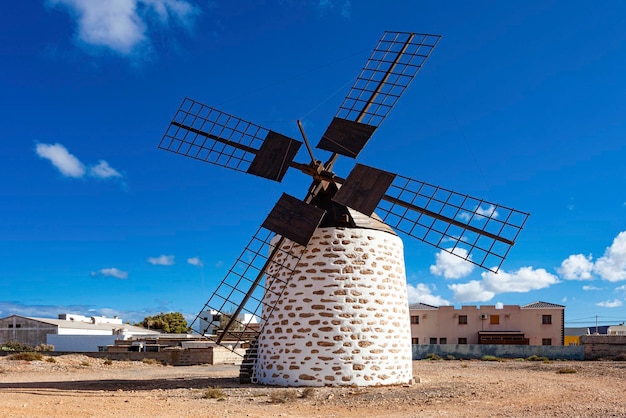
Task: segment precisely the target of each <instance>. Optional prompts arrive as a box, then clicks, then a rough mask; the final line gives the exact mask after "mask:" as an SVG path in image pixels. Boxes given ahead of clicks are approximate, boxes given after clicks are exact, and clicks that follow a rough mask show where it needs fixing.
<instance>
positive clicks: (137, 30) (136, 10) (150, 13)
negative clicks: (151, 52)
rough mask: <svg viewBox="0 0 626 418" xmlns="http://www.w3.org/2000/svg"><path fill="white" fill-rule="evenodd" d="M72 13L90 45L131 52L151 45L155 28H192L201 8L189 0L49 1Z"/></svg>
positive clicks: (82, 38) (80, 36)
mask: <svg viewBox="0 0 626 418" xmlns="http://www.w3.org/2000/svg"><path fill="white" fill-rule="evenodd" d="M48 1H49V3H50V4H51V5H53V6H60V7H62V8H64V9H66V10H68V11H69V12H70V14H71V15H72V16H73V17H74V18H75V19H76V24H77V26H78V30H77V34H76V37H77V39H78V41H79V42H80V43H82V44H84V45H87V46H95V47H101V48H107V49H110V50H112V51H114V52H117V53H119V54H121V55H130V54H131V53H133V52H134V51H136V50H137V48H138V47H141V46H148V47H149V45H150V41H149V38H148V32H149V31H150V29H151V28H158V27H166V28H167V27H169V26H171V25H172V24H179V25H181V26H183V27H189V26H190V25H191V24H192V21H193V19H194V17H195V16H196V14H197V13H198V10H197V9H196V8H195V7H194V6H193V5H192V4H191V3H190V2H189V1H186V0H106V1H97V0H48Z"/></svg>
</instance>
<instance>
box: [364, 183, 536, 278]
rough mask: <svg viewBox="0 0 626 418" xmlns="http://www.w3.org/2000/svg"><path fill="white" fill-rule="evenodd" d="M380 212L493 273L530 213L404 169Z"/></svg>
mask: <svg viewBox="0 0 626 418" xmlns="http://www.w3.org/2000/svg"><path fill="white" fill-rule="evenodd" d="M402 202H406V203H408V204H409V205H402ZM407 206H410V207H407ZM411 207H413V208H411ZM421 209H423V210H421ZM376 213H377V214H378V215H379V216H380V217H381V218H382V220H383V222H385V223H386V224H387V225H389V226H390V227H392V228H394V229H395V230H396V231H400V232H403V233H405V234H407V235H409V236H411V237H413V238H417V239H419V240H421V241H423V242H426V243H427V244H431V245H433V246H435V247H437V248H439V249H441V250H444V251H446V252H448V253H450V254H453V255H455V256H457V257H460V258H462V259H464V260H466V261H469V262H471V263H473V264H476V265H478V266H480V267H483V268H485V269H487V270H490V271H492V272H494V273H497V272H498V270H499V268H500V266H501V265H502V262H503V261H504V259H505V258H506V256H507V254H508V252H509V250H510V249H511V247H512V246H513V244H515V240H516V239H517V236H518V235H519V233H520V231H521V230H522V228H523V227H524V224H525V223H526V219H527V218H528V216H530V214H529V213H527V212H522V211H519V210H516V209H512V208H509V207H506V206H502V205H499V204H497V203H491V202H488V201H486V200H483V199H477V198H474V197H471V196H469V195H465V194H461V193H457V192H455V191H453V190H449V189H446V188H443V187H439V186H435V185H432V184H428V183H426V182H423V181H418V180H414V179H411V178H409V177H404V176H400V175H397V176H396V178H395V180H394V181H393V183H392V184H391V186H390V187H389V189H387V194H386V195H385V197H383V200H381V201H380V203H379V205H378V207H377V208H376ZM441 218H446V219H445V220H442V219H441ZM479 231H480V233H479Z"/></svg>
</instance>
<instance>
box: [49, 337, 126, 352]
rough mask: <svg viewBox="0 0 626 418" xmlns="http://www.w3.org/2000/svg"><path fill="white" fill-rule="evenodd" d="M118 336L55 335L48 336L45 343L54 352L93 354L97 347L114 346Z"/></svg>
mask: <svg viewBox="0 0 626 418" xmlns="http://www.w3.org/2000/svg"><path fill="white" fill-rule="evenodd" d="M118 337H119V336H118V335H110V334H109V335H56V334H48V338H47V343H48V344H50V345H53V346H54V351H71V352H83V353H84V352H95V351H98V346H107V345H113V344H115V340H116V338H118Z"/></svg>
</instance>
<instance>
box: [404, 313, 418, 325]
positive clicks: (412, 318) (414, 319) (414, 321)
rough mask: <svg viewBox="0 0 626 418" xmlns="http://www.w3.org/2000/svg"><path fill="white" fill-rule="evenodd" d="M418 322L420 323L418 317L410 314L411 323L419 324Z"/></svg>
mask: <svg viewBox="0 0 626 418" xmlns="http://www.w3.org/2000/svg"><path fill="white" fill-rule="evenodd" d="M419 323H420V317H419V316H417V315H411V324H419ZM405 324H406V322H405Z"/></svg>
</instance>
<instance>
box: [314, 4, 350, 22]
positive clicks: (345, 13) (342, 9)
mask: <svg viewBox="0 0 626 418" xmlns="http://www.w3.org/2000/svg"><path fill="white" fill-rule="evenodd" d="M318 7H319V10H320V12H321V13H322V15H325V14H326V13H329V12H333V11H334V10H335V9H338V10H339V14H340V15H341V16H342V17H344V18H346V19H349V18H350V17H351V15H352V3H350V1H349V0H345V1H339V0H319V2H318Z"/></svg>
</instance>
